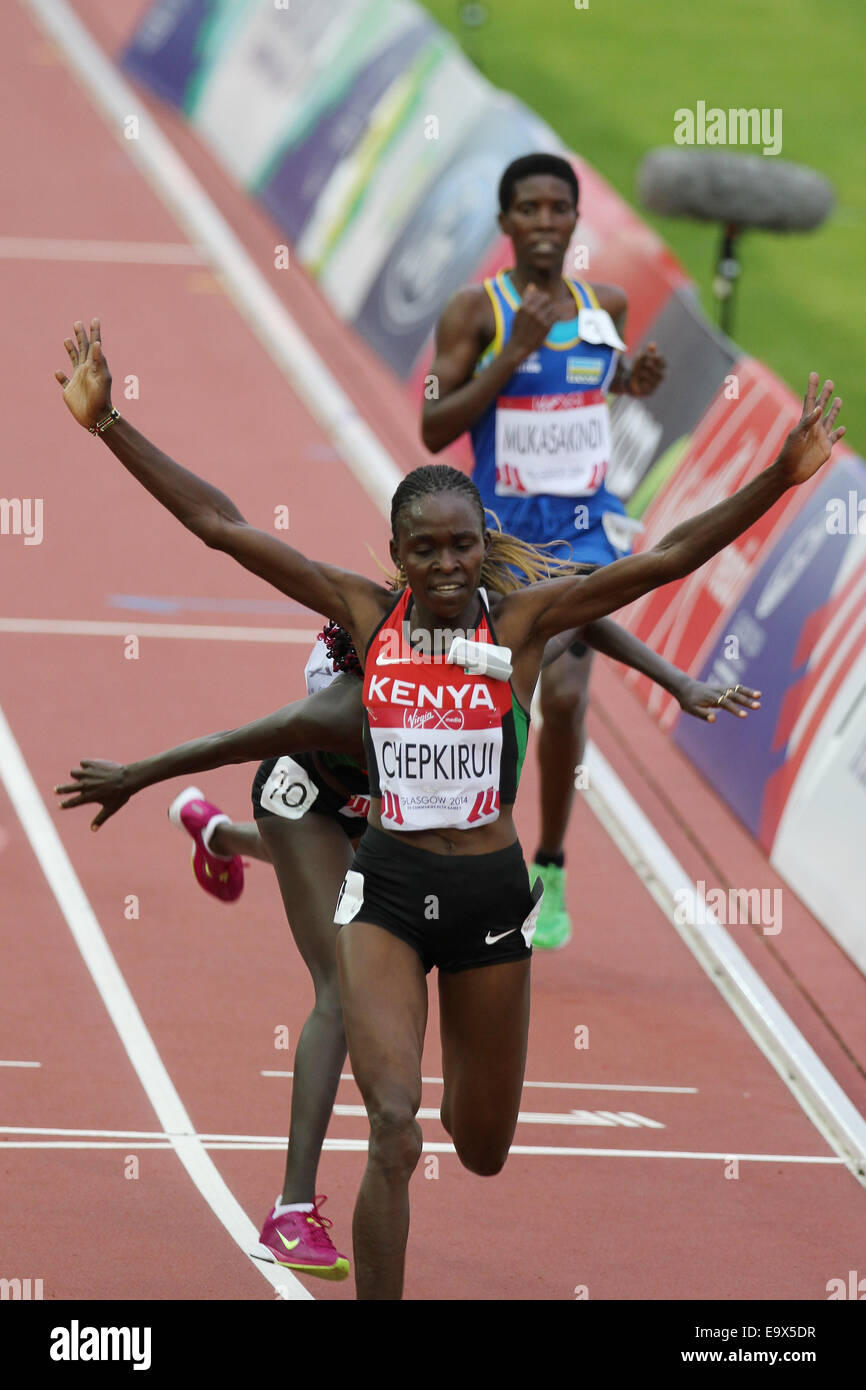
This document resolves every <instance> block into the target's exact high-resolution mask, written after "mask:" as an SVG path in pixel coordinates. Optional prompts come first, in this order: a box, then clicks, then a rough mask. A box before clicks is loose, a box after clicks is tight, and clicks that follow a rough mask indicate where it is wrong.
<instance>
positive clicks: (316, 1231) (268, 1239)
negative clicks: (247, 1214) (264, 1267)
mask: <svg viewBox="0 0 866 1390" xmlns="http://www.w3.org/2000/svg"><path fill="white" fill-rule="evenodd" d="M279 1200H280V1199H279V1197H278V1198H277V1203H279ZM327 1200H328V1199H327V1197H317V1198H316V1200H315V1207H314V1209H313V1211H287V1212H284V1213H283V1215H282V1216H275V1215H274V1213H273V1211H272V1212H271V1214H270V1216H269V1217H268V1219H267V1221H266V1222H265V1224H264V1226H263V1227H262V1231H261V1235H260V1236H259V1245H258V1247H257V1249H255V1250H252V1251H251V1252H250V1253H251V1254H252V1255H255V1257H256V1258H257V1259H259V1260H270V1261H271V1262H272V1263H273V1264H278V1265H283V1266H284V1267H285V1268H286V1269H293V1270H296V1271H297V1272H298V1273H299V1274H318V1275H319V1277H320V1278H322V1279H345V1278H347V1277H348V1274H349V1261H348V1260H347V1259H346V1257H345V1255H340V1254H339V1253H338V1251H337V1250H335V1249H334V1246H333V1243H332V1241H331V1237H330V1236H329V1235H328V1229H327V1228H328V1227H329V1226H330V1225H331V1222H330V1221H329V1220H328V1218H327V1216H321V1215H320V1213H319V1208H320V1207H321V1205H322V1203H323V1202H326V1201H327Z"/></svg>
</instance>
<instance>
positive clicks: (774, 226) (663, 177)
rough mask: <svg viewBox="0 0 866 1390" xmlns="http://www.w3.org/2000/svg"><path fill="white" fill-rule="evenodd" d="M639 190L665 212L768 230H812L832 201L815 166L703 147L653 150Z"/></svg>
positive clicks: (646, 201)
mask: <svg viewBox="0 0 866 1390" xmlns="http://www.w3.org/2000/svg"><path fill="white" fill-rule="evenodd" d="M638 193H639V195H640V198H641V200H642V202H643V204H644V206H645V207H647V208H649V209H650V211H651V212H657V213H661V214H663V215H664V216H668V217H694V218H697V219H699V220H700V221H703V222H726V223H733V224H734V225H735V226H737V227H740V228H743V227H763V228H764V229H765V230H766V231H770V232H808V231H811V230H812V229H813V228H814V227H819V226H820V225H821V223H822V222H823V221H824V219H825V218H826V216H827V214H828V213H829V211H830V209H831V208H832V206H833V189H832V187H831V185H830V184H829V183H828V181H827V180H826V179H825V178H824V177H823V176H822V175H821V174H817V173H816V172H815V170H814V169H807V168H805V167H804V166H803V165H802V164H790V163H787V162H785V161H781V162H780V161H779V160H776V159H769V158H766V157H764V156H762V155H748V154H746V155H736V154H711V153H709V152H708V151H705V150H682V149H663V150H652V151H651V153H650V154H648V155H647V156H646V158H645V159H644V161H643V163H642V164H641V166H640V169H639V171H638Z"/></svg>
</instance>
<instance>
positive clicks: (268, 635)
mask: <svg viewBox="0 0 866 1390" xmlns="http://www.w3.org/2000/svg"><path fill="white" fill-rule="evenodd" d="M4 632H11V633H27V634H29V635H31V636H37V637H39V636H45V637H178V638H181V639H182V640H183V641H188V640H189V639H191V638H192V639H195V640H198V641H202V642H297V643H299V644H301V645H306V646H309V645H310V643H311V642H315V640H316V637H317V635H318V634H317V632H315V631H314V630H313V629H312V628H309V629H307V628H300V627H222V626H217V625H216V624H208V623H140V622H138V621H137V620H136V619H135V618H132V619H130V621H129V622H128V623H113V622H112V623H109V622H101V621H97V620H90V619H85V618H80V619H79V618H0V633H4Z"/></svg>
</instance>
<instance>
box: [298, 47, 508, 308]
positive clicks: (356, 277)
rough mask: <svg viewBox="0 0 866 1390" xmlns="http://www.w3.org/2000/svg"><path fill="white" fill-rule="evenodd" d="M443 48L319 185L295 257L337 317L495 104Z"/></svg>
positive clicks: (412, 70)
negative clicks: (319, 288)
mask: <svg viewBox="0 0 866 1390" xmlns="http://www.w3.org/2000/svg"><path fill="white" fill-rule="evenodd" d="M498 101H499V98H498V96H497V93H496V92H495V90H494V88H492V87H491V86H490V84H489V83H487V82H484V81H483V79H482V78H480V77H479V76H478V74H477V73H476V72H475V70H474V69H473V68H471V67H470V66H469V64H468V63H467V62H466V60H465V58H463V57H462V55H461V54H460V53H459V51H458V50H456V49H455V47H454V46H453V44H452V43H451V42H450V40H449V41H447V42H445V41H443V42H441V43H439V42H437V43H436V44H435V45H427V46H426V47H425V48H423V49H422V50H421V52H420V54H419V55H418V58H417V59H416V60H415V62H414V63H413V64H411V65H410V67H409V68H408V70H407V71H406V73H405V74H404V76H403V77H402V78H401V79H400V80H399V81H398V82H396V83H394V84H392V86H391V87H390V88H389V89H388V91H387V93H386V94H385V97H384V98H383V99H382V101H381V102H380V103H379V105H378V106H377V107H376V109H375V110H374V111H373V113H372V115H371V120H370V124H369V127H368V129H367V131H366V133H365V135H364V138H363V139H362V141H361V143H360V144H359V145H358V147H357V149H356V150H355V151H354V152H353V154H352V155H351V156H350V157H349V158H348V159H346V160H344V161H343V162H342V163H341V165H340V166H338V168H337V169H336V170H335V172H334V174H333V176H332V177H331V179H330V180H329V182H328V183H327V185H326V186H325V188H324V190H323V192H322V195H321V197H320V198H319V201H318V203H317V205H316V208H315V210H314V212H313V215H312V217H311V218H310V220H309V222H308V223H307V226H306V228H305V230H304V232H303V235H302V236H301V239H300V241H299V243H298V255H299V257H300V259H301V260H302V261H303V263H304V264H305V265H306V266H308V267H309V268H310V270H311V271H312V273H313V274H314V275H315V276H316V279H317V280H318V281H319V282H320V284H321V286H322V288H323V290H324V292H325V294H326V295H327V297H328V299H329V300H330V302H331V303H332V304H333V305H334V307H335V308H336V309H337V311H338V313H339V314H341V316H342V317H344V318H346V319H350V320H354V319H356V318H357V316H358V314H359V313H360V310H361V307H362V305H363V303H364V300H365V299H366V297H367V294H368V292H369V290H370V288H371V286H372V284H373V282H374V280H375V278H376V276H377V275H378V274H379V272H380V271H381V269H382V266H383V265H384V262H385V260H386V258H387V257H388V256H389V254H390V252H391V248H392V246H393V245H394V243H395V241H396V240H397V239H398V237H399V235H400V233H401V231H402V229H403V228H404V226H405V225H406V223H407V222H408V221H409V219H410V218H411V217H412V215H413V213H414V211H415V209H416V207H417V206H418V204H419V202H420V201H421V200H422V198H424V197H425V195H426V193H427V191H428V189H429V188H430V187H431V186H432V184H433V183H434V182H435V180H436V178H437V177H438V175H439V174H440V173H441V172H442V171H443V170H444V169H445V168H446V167H447V165H448V164H449V162H450V161H451V159H452V157H453V155H454V153H455V151H456V150H457V149H458V148H459V146H460V145H461V143H462V142H463V139H464V137H465V135H466V131H467V129H471V128H472V127H473V126H476V125H477V124H478V123H479V122H480V121H481V120H482V119H483V117H484V115H485V114H486V112H487V111H488V110H489V109H490V108H491V107H495V106H496V105H497V104H498Z"/></svg>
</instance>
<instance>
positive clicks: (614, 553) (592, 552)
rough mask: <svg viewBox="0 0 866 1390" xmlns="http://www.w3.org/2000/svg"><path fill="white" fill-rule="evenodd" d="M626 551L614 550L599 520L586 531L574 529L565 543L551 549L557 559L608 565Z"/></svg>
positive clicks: (584, 563) (570, 562) (576, 562)
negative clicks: (572, 535) (571, 535)
mask: <svg viewBox="0 0 866 1390" xmlns="http://www.w3.org/2000/svg"><path fill="white" fill-rule="evenodd" d="M627 553H628V552H627V551H624V550H614V548H613V546H612V545H611V543H610V541H609V540H608V538H607V536H606V535H605V530H604V527H603V526H602V524H601V522H600V521H599V522H598V523H597V524H596V525H595V526H591V527H590V529H589V530H588V531H575V533H574V537H573V538H572V539H570V540H569V542H568V543H567V544H566V543H564V542H563V543H558V544H557V545H556V546H555V547H554V548H553V549H552V551H551V554H553V555H555V556H556V559H557V560H566V561H567V562H568V563H569V564H572V563H573V564H581V565H609V564H610V563H611V562H612V561H613V560H619V559H621V558H622V556H623V555H625V554H627Z"/></svg>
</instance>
